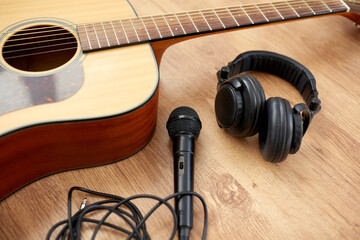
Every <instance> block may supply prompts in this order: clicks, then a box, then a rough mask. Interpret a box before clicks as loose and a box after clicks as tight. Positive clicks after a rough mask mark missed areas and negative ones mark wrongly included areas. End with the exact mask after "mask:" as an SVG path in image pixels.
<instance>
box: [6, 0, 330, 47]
mask: <svg viewBox="0 0 360 240" xmlns="http://www.w3.org/2000/svg"><path fill="white" fill-rule="evenodd" d="M317 4H319V5H318V6H314V5H312V6H309V7H307V6H306V5H305V2H304V3H303V4H302V5H304V6H305V7H306V8H303V9H294V10H298V11H300V10H305V11H309V12H313V9H312V8H315V7H322V8H323V12H328V11H329V8H328V7H326V5H324V4H323V3H317ZM257 6H260V4H259V5H257ZM233 8H239V9H231V7H229V8H228V9H229V11H230V12H231V14H232V15H234V14H235V16H237V17H239V15H241V14H240V13H243V14H244V15H243V16H241V17H246V13H247V14H253V13H256V14H258V15H259V16H260V17H262V18H263V14H264V15H265V16H266V15H267V14H275V15H277V16H279V17H281V15H280V14H281V13H280V14H279V13H278V11H283V10H285V8H279V7H276V6H274V7H273V6H270V7H269V8H259V9H257V8H255V7H254V9H253V10H246V9H245V11H244V10H242V9H241V8H240V7H233ZM295 8H296V6H295ZM228 9H227V8H219V9H213V10H214V11H216V14H217V15H218V16H219V18H224V19H232V16H231V14H230V12H229V11H228ZM325 9H326V10H327V11H324V10H325ZM213 10H206V11H208V12H205V11H202V13H203V14H204V15H205V18H206V17H207V16H206V14H208V13H210V14H212V15H213V16H214V18H215V19H216V15H215V13H214V11H213ZM270 10H271V11H270ZM276 10H277V11H276ZM286 10H288V11H289V12H290V13H292V14H293V13H295V12H294V10H292V9H291V8H290V7H289V6H287V7H286ZM334 10H336V9H334ZM264 11H267V12H264ZM315 11H317V12H320V13H321V10H316V9H315ZM191 12H194V11H190V12H183V13H180V14H181V15H180V14H164V15H161V16H155V17H154V16H153V17H152V18H153V19H154V20H156V19H163V17H170V18H173V17H175V18H176V17H178V18H183V17H186V18H188V17H187V16H188V13H189V15H190V17H191V19H193V20H195V21H197V20H196V19H203V17H202V16H201V15H200V12H195V13H191ZM262 12H263V13H262ZM259 13H260V14H259ZM191 14H193V16H191ZM194 14H196V16H195V17H194ZM237 14H239V15H237ZM283 14H284V13H283ZM252 17H254V16H252ZM268 17H269V16H268ZM145 18H147V17H140V18H133V19H134V20H133V22H134V24H137V25H143V24H142V22H141V21H144V22H145V21H150V22H152V19H145ZM206 19H207V20H212V19H208V18H206ZM180 20H183V19H180ZM222 20H223V19H222ZM116 21H118V20H113V21H109V22H116ZM119 21H122V22H125V25H126V24H128V25H127V26H130V25H131V23H130V22H129V23H128V22H126V21H130V20H129V19H123V20H119ZM216 21H217V20H216ZM109 22H106V21H105V22H97V23H94V25H96V24H98V25H99V24H101V23H105V24H106V23H109ZM219 22H220V21H219ZM182 24H183V23H181V25H182ZM83 25H89V24H83ZM91 25H92V24H91ZM76 26H81V24H77V25H76ZM160 27H162V26H160ZM46 28H59V29H55V30H49V31H39V32H29V31H33V30H38V29H46ZM147 29H148V28H147ZM105 30H112V29H111V28H105ZM150 30H154V28H153V29H150ZM21 31H27V32H28V33H23V34H21V33H20V34H16V37H18V36H22V35H33V34H37V33H42V34H43V33H49V32H58V31H64V29H63V28H61V27H60V26H59V27H58V26H49V27H42V28H28V29H24V30H19V31H17V32H21ZM63 34H68V33H63ZM56 35H57V34H53V35H47V36H56ZM31 38H36V37H29V38H21V40H25V39H31ZM18 40H20V38H17V39H13V40H8V42H10V41H18Z"/></svg>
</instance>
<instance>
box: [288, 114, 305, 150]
mask: <svg viewBox="0 0 360 240" xmlns="http://www.w3.org/2000/svg"><path fill="white" fill-rule="evenodd" d="M293 117H294V133H293V140H292V143H291V148H290V154H294V153H296V152H297V151H299V149H300V145H301V140H302V137H303V122H302V119H301V115H300V113H294V114H293Z"/></svg>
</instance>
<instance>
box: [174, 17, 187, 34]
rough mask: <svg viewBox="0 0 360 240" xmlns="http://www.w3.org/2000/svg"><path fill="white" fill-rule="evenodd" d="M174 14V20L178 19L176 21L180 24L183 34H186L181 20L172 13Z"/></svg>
mask: <svg viewBox="0 0 360 240" xmlns="http://www.w3.org/2000/svg"><path fill="white" fill-rule="evenodd" d="M174 15H175V17H176V20H177V21H178V23H179V24H180V27H181V28H182V30H183V32H184V34H186V31H185V29H184V27H183V25H182V24H181V22H180V20H179V18H178V16H177V15H176V14H174Z"/></svg>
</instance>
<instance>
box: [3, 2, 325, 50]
mask: <svg viewBox="0 0 360 240" xmlns="http://www.w3.org/2000/svg"><path fill="white" fill-rule="evenodd" d="M312 7H313V8H314V6H312ZM324 7H325V5H324ZM272 10H273V11H274V10H275V8H272ZM278 10H280V11H281V9H278ZM306 10H311V11H312V9H311V8H308V9H306ZM221 11H224V12H225V14H226V18H227V19H230V20H232V16H231V15H230V13H228V12H227V10H226V9H224V10H222V9H221ZM298 11H299V9H298ZM242 12H243V13H245V12H244V11H242ZM246 12H247V13H248V14H249V11H246ZM259 13H260V14H259ZM323 13H329V12H326V11H325V12H323ZM205 14H206V13H205ZM213 14H214V13H213ZM234 14H235V16H236V17H239V16H238V15H237V13H235V12H233V15H234ZM250 14H251V13H250ZM257 14H258V16H260V17H261V18H262V19H265V20H267V21H268V19H267V18H271V17H270V16H269V15H268V16H267V18H265V17H264V14H263V13H262V12H261V11H259V10H257ZM266 14H268V12H266ZM272 14H276V15H277V16H276V18H277V19H278V17H282V15H280V14H279V13H278V12H276V11H274V12H272ZM283 14H284V13H283ZM217 15H218V16H219V20H217V19H216V18H214V19H215V21H216V23H214V22H210V21H214V20H213V19H207V20H208V22H210V23H211V25H213V24H215V28H216V27H217V25H218V24H219V23H220V24H222V22H223V21H224V19H223V20H221V21H220V19H221V17H224V16H225V15H221V14H217ZM239 15H240V13H239ZM164 16H165V17H175V18H176V17H178V18H179V17H180V18H179V24H178V25H179V27H182V26H185V28H187V27H189V26H191V25H194V24H193V23H192V24H190V23H181V20H182V21H184V19H182V17H183V16H176V15H175V14H172V15H169V14H167V15H163V16H162V17H164ZM241 17H248V16H246V15H243V16H241ZM252 17H253V18H255V17H254V16H252ZM155 18H156V17H155ZM224 18H225V17H224ZM282 18H283V17H282ZM191 19H192V20H195V21H197V20H196V19H195V18H193V17H191ZM191 19H190V18H189V20H191ZM136 20H137V22H136V21H133V23H132V25H135V26H136V29H138V30H137V31H139V30H142V31H143V29H146V30H148V31H155V30H160V29H161V30H165V29H166V28H167V26H161V25H160V26H155V25H154V26H155V28H154V27H147V26H146V24H145V22H144V21H143V20H144V19H143V17H142V18H138V19H136ZM140 20H142V22H140ZM170 20H172V19H170ZM249 20H251V18H250V17H249ZM254 20H256V19H254ZM125 21H126V20H123V22H124V23H125V24H123V25H125V26H126V22H125ZM251 21H252V20H251ZM114 22H115V24H116V21H114ZM204 22H205V20H204ZM234 23H237V24H238V22H237V21H234ZM98 24H100V23H98ZM105 24H106V22H105ZM128 24H129V23H128ZM171 24H173V23H171ZM198 24H199V23H198ZM139 25H140V27H139ZM156 25H158V24H156ZM239 25H240V24H239ZM135 26H134V28H135ZM219 26H220V25H219ZM234 26H235V25H234ZM84 27H85V28H86V26H84ZM93 27H94V28H95V26H93ZM126 27H127V26H126ZM143 27H144V28H143ZM213 27H214V26H213ZM52 28H54V26H52ZM175 28H176V27H175ZM224 28H225V27H224ZM29 30H32V29H27V31H29ZM103 30H104V33H105V34H106V30H108V31H112V30H113V29H111V28H104V27H103ZM175 30H176V29H175ZM209 30H210V29H209ZM53 31H64V29H62V28H61V29H58V30H53ZM89 31H90V32H92V31H91V30H89ZM183 31H184V34H186V32H185V30H183ZM94 32H95V34H97V32H96V30H94ZM36 33H45V32H30V33H27V34H28V35H32V34H36ZM136 33H138V32H136ZM69 34H70V33H69V32H66V33H62V34H61V33H60V34H52V35H51V34H50V35H43V36H36V37H28V38H16V39H12V40H11V39H10V40H8V41H7V42H11V41H16V42H18V41H22V40H28V39H39V38H44V37H53V36H58V35H69ZM18 35H20V34H18ZM18 35H15V36H16V37H17V36H18ZM106 35H107V34H106ZM159 35H160V34H159ZM105 37H107V36H105ZM142 37H143V36H142ZM55 40H58V39H54V41H55ZM101 40H104V39H101ZM40 42H42V41H39V42H30V43H24V44H15V45H6V46H4V47H14V46H19V45H27V44H34V43H40Z"/></svg>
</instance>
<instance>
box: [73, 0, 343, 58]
mask: <svg viewBox="0 0 360 240" xmlns="http://www.w3.org/2000/svg"><path fill="white" fill-rule="evenodd" d="M348 10H349V8H348V6H347V5H346V4H345V3H344V2H343V1H340V0H320V1H319V0H314V1H313V0H291V1H284V2H273V3H262V4H254V5H243V6H232V7H224V8H216V9H205V10H197V11H189V12H182V13H172V14H164V15H154V16H145V17H138V18H129V19H121V20H113V21H105V22H99V23H89V24H82V25H77V30H78V34H79V38H80V42H81V45H82V49H83V51H84V52H88V51H94V50H99V49H105V48H111V47H118V46H126V45H132V44H139V43H146V42H151V41H159V40H163V39H168V38H175V37H183V36H189V35H195V34H204V33H209V32H213V31H222V30H228V29H234V28H241V27H249V26H255V25H260V24H266V23H274V22H279V21H286V20H293V19H298V18H306V17H312V16H320V15H325V14H331V13H339V12H346V11H348Z"/></svg>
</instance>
